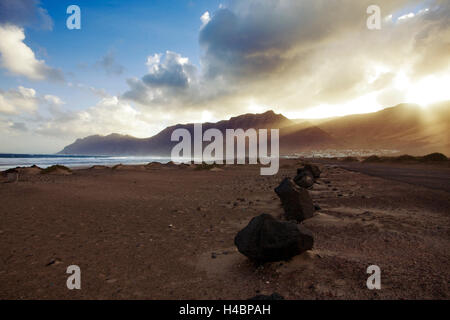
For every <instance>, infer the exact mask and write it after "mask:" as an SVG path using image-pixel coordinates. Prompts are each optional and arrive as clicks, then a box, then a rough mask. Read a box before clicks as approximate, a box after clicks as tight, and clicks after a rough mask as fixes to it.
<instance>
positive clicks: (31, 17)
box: [0, 0, 53, 30]
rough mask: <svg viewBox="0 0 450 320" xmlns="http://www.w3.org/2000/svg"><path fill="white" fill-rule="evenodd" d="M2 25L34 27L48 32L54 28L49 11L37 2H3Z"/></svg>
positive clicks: (19, 0)
mask: <svg viewBox="0 0 450 320" xmlns="http://www.w3.org/2000/svg"><path fill="white" fill-rule="evenodd" d="M0 24H13V25H17V26H33V27H37V28H40V29H46V30H51V29H52V28H53V21H52V18H50V16H49V15H48V12H47V10H45V9H43V8H41V7H40V6H39V1H37V0H1V1H0Z"/></svg>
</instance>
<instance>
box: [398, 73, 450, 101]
mask: <svg viewBox="0 0 450 320" xmlns="http://www.w3.org/2000/svg"><path fill="white" fill-rule="evenodd" d="M449 84H450V76H443V77H439V78H438V77H436V76H428V77H426V78H424V79H421V80H420V81H418V82H416V83H413V84H411V85H409V86H408V87H407V89H406V94H405V97H406V102H409V103H417V104H419V105H421V106H422V107H427V106H429V105H431V104H433V103H436V102H439V101H446V100H450V88H449Z"/></svg>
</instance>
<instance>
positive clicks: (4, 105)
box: [0, 86, 38, 114]
mask: <svg viewBox="0 0 450 320" xmlns="http://www.w3.org/2000/svg"><path fill="white" fill-rule="evenodd" d="M37 108H38V99H37V98H36V91H35V90H34V89H31V88H24V87H22V86H19V87H18V88H17V89H11V90H8V91H3V90H1V89H0V113H3V114H20V113H22V112H27V113H31V112H34V111H36V110H37Z"/></svg>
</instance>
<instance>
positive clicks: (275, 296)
mask: <svg viewBox="0 0 450 320" xmlns="http://www.w3.org/2000/svg"><path fill="white" fill-rule="evenodd" d="M248 300H284V297H283V296H282V295H280V294H278V293H276V292H274V293H272V294H271V295H270V296H267V295H263V294H259V295H257V296H254V297H253V298H250V299H248Z"/></svg>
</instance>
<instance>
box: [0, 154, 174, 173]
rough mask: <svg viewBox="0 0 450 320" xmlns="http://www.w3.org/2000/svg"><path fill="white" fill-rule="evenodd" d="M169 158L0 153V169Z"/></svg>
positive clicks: (79, 165)
mask: <svg viewBox="0 0 450 320" xmlns="http://www.w3.org/2000/svg"><path fill="white" fill-rule="evenodd" d="M169 161H170V158H162V157H153V156H142V157H132V156H117V157H113V156H77V155H55V154H13V153H3V154H2V153H0V171H3V170H7V169H10V168H15V167H29V166H32V165H37V166H38V167H41V168H47V167H50V166H52V165H55V164H59V165H63V166H66V167H69V168H83V167H91V166H93V165H105V166H114V165H116V164H147V163H149V162H161V163H167V162H169Z"/></svg>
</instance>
